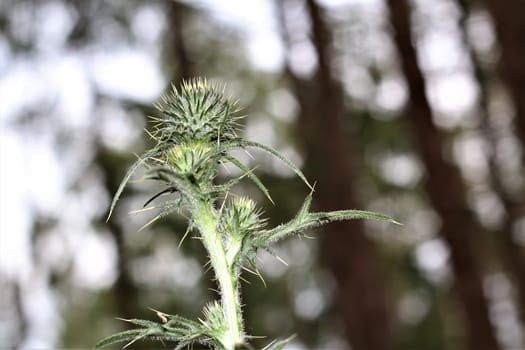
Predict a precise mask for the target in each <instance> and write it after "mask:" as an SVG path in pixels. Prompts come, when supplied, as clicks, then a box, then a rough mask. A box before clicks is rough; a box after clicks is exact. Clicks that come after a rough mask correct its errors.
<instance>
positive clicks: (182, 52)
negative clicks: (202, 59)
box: [167, 1, 194, 85]
mask: <svg viewBox="0 0 525 350" xmlns="http://www.w3.org/2000/svg"><path fill="white" fill-rule="evenodd" d="M168 10H169V17H168V24H169V28H170V29H169V30H168V33H167V34H168V35H169V38H168V40H167V51H168V56H169V58H170V59H169V62H172V59H173V60H174V61H175V62H176V66H177V69H176V70H174V73H172V77H171V82H172V83H173V84H175V85H179V83H180V82H181V81H182V80H185V79H189V78H191V77H192V76H193V71H194V69H193V67H192V66H193V65H192V61H191V60H190V57H189V54H188V51H187V50H186V40H185V38H184V29H183V28H184V17H185V16H184V15H185V12H186V11H187V10H188V9H187V5H184V4H181V3H179V2H177V1H170V2H169V5H168ZM169 68H170V69H171V68H172V67H171V65H170V67H169Z"/></svg>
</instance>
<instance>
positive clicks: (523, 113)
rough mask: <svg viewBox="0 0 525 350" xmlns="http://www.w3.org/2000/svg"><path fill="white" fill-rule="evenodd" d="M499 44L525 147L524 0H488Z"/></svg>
mask: <svg viewBox="0 0 525 350" xmlns="http://www.w3.org/2000/svg"><path fill="white" fill-rule="evenodd" d="M486 3H487V5H488V9H489V11H490V13H491V15H492V18H493V19H494V22H495V27H496V34H497V37H498V42H499V44H500V49H501V55H500V68H501V72H502V75H503V78H504V79H505V81H506V83H507V85H508V87H509V90H510V94H511V96H512V101H513V104H514V108H515V110H516V111H515V112H516V113H515V121H516V126H517V128H516V134H517V136H518V137H519V139H520V141H521V144H522V147H523V149H525V64H524V62H525V21H524V20H523V16H524V14H525V1H522V0H507V1H501V0H486Z"/></svg>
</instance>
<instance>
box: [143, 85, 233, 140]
mask: <svg viewBox="0 0 525 350" xmlns="http://www.w3.org/2000/svg"><path fill="white" fill-rule="evenodd" d="M155 107H156V108H157V109H158V110H159V111H160V112H161V113H162V115H163V117H162V118H152V119H153V120H155V121H157V122H158V123H157V124H156V125H155V129H154V132H153V137H154V138H155V139H156V140H157V141H158V145H159V147H165V145H173V144H179V143H182V142H186V141H189V140H192V141H204V142H223V141H228V140H231V139H234V138H235V137H237V130H238V128H239V124H238V123H237V120H238V119H239V118H241V117H239V116H235V114H236V113H237V112H238V108H237V107H236V104H235V103H234V102H232V101H231V100H230V99H228V98H226V97H225V96H224V89H223V88H219V86H217V84H213V83H209V82H208V81H206V80H204V79H199V78H196V79H192V80H189V81H186V82H184V83H183V84H182V86H181V88H180V91H179V90H177V88H176V87H175V86H173V85H172V88H171V90H170V91H169V92H167V93H166V94H164V95H163V96H162V97H161V101H160V102H159V103H157V104H156V105H155Z"/></svg>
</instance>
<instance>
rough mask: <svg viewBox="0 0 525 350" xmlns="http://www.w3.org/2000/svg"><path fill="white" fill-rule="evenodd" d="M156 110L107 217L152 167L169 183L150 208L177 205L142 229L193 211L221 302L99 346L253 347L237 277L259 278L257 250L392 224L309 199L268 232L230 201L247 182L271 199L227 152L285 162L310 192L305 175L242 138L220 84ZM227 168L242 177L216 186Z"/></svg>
mask: <svg viewBox="0 0 525 350" xmlns="http://www.w3.org/2000/svg"><path fill="white" fill-rule="evenodd" d="M156 107H157V109H158V110H159V111H160V112H161V114H162V117H161V118H152V119H153V120H155V121H156V125H155V127H154V131H153V133H151V134H150V135H151V137H153V138H154V140H155V141H156V142H157V143H156V145H155V147H154V148H153V149H151V150H149V151H147V152H146V153H145V154H144V155H143V156H142V157H140V158H139V159H138V160H137V161H136V162H135V164H133V165H132V167H131V168H130V170H129V171H128V173H127V174H126V176H125V177H124V179H123V181H122V183H121V185H120V186H119V188H118V190H117V193H116V194H115V197H114V200H113V202H112V204H111V208H110V215H111V213H112V212H113V209H114V207H115V204H116V202H117V201H118V199H119V197H120V195H121V193H122V191H123V189H124V187H125V186H126V184H127V182H128V181H129V180H130V178H131V176H132V175H133V173H134V172H135V171H136V170H137V169H138V168H139V167H140V166H142V165H144V166H145V168H146V169H147V171H146V174H145V176H144V179H146V180H154V181H160V182H161V183H163V184H164V185H165V188H164V189H163V190H162V191H161V192H159V193H157V194H155V195H154V196H153V197H151V199H150V200H148V201H147V202H146V205H148V204H149V203H151V202H153V201H156V200H157V199H158V198H160V197H161V195H164V194H173V195H174V196H175V199H170V200H167V201H165V202H163V203H160V204H157V205H155V206H153V207H148V208H146V209H157V210H158V211H159V212H158V214H157V215H156V216H155V217H154V218H153V219H152V221H150V222H149V223H147V224H146V225H145V226H147V225H149V224H150V223H152V222H154V221H156V220H158V219H160V218H162V217H165V216H166V215H169V214H171V213H173V212H175V211H179V210H181V209H185V210H187V211H188V212H189V213H190V215H189V218H188V220H189V227H190V228H194V229H197V231H199V233H200V238H201V239H202V243H203V245H204V247H205V248H206V250H207V252H208V256H209V259H210V261H209V262H210V265H211V267H212V268H213V270H214V273H215V277H216V279H217V282H218V285H219V292H220V296H221V300H220V302H219V301H215V302H213V303H210V304H208V305H207V306H206V307H205V309H204V312H203V318H202V319H199V322H196V321H191V320H188V319H185V318H183V317H180V316H174V315H169V314H165V313H161V312H158V311H157V315H158V317H159V318H160V322H152V321H146V320H137V319H132V320H125V321H127V322H130V323H132V324H134V325H136V326H138V327H139V328H138V329H135V330H131V331H125V332H122V333H118V334H115V335H112V336H110V337H108V338H106V339H104V340H102V341H100V342H99V343H98V344H97V345H96V346H97V347H104V346H107V345H111V344H114V343H118V342H128V345H129V344H131V343H133V342H135V341H137V340H140V339H154V340H161V341H166V342H175V343H176V349H180V348H183V347H186V346H191V345H192V344H194V343H198V344H201V345H205V346H208V347H210V348H213V349H224V350H233V349H239V348H247V349H249V348H250V346H249V344H248V340H249V339H250V338H251V337H250V336H249V335H247V334H245V331H244V325H243V321H242V316H241V313H242V312H241V311H242V310H241V303H240V290H239V279H240V278H241V272H242V270H243V269H246V270H248V271H252V272H254V273H256V274H258V275H259V276H260V273H259V272H258V270H257V267H256V264H255V262H254V258H255V256H256V254H257V251H258V249H264V250H267V251H269V252H270V253H271V252H272V248H271V245H272V244H273V243H275V242H277V241H279V240H282V239H284V238H286V237H288V236H291V235H299V234H302V233H304V232H305V231H307V230H310V229H312V228H315V227H317V226H320V225H323V224H326V223H330V222H333V221H340V220H349V219H375V220H384V221H390V222H392V223H395V221H394V220H393V219H392V218H390V217H388V216H385V215H382V214H377V213H372V212H367V211H360V210H341V211H334V212H325V213H311V212H310V205H311V202H312V193H310V194H309V195H308V197H307V198H306V199H305V201H304V203H303V205H302V207H301V209H300V210H299V212H298V213H297V215H296V216H295V218H293V219H292V220H290V221H289V222H287V223H284V224H281V225H279V226H277V227H275V228H272V229H265V224H266V220H265V219H264V218H262V212H261V211H260V210H258V209H257V207H256V204H255V202H254V201H252V200H251V199H249V198H246V197H236V196H234V195H232V196H233V199H231V200H229V199H228V196H229V195H230V194H231V189H232V187H233V186H234V185H235V184H237V183H238V182H239V181H240V180H241V179H243V178H244V177H247V178H248V179H250V180H251V181H253V182H254V184H255V185H256V186H257V187H258V188H259V189H260V190H261V191H262V192H263V193H264V194H265V195H266V196H267V197H268V198H269V199H270V200H271V198H270V196H269V192H268V190H267V189H266V187H265V186H264V185H263V183H262V182H261V181H260V180H259V178H258V177H257V176H255V175H254V174H253V172H252V171H251V170H250V169H248V168H247V167H246V166H245V165H244V164H242V163H241V162H240V161H239V160H238V159H236V158H235V157H233V156H232V155H231V154H229V152H230V151H231V150H233V149H245V148H248V147H255V148H259V149H261V150H264V151H266V152H268V153H270V154H271V155H273V156H275V157H277V158H278V159H280V160H281V161H283V162H284V163H285V164H286V165H287V166H288V167H290V169H292V170H293V171H294V172H295V173H296V174H297V175H298V176H299V177H300V178H301V179H302V180H303V181H304V182H305V183H306V184H307V185H308V186H309V187H310V188H312V187H311V186H310V185H309V183H308V181H307V180H306V177H305V176H304V175H303V173H302V172H301V170H300V169H299V168H297V167H296V166H295V165H294V164H293V163H292V162H291V161H289V160H288V159H287V158H286V157H284V156H283V155H282V154H280V153H279V152H277V151H276V150H274V149H273V148H271V147H268V146H266V145H263V144H260V143H257V142H252V141H247V140H244V139H242V138H240V137H238V136H237V131H238V123H237V120H238V119H239V117H237V116H236V112H237V110H238V109H237V108H236V107H235V104H234V103H232V102H231V101H230V100H228V99H226V98H224V96H223V93H222V91H220V90H219V89H218V87H217V86H215V85H213V84H210V83H208V82H206V81H205V80H201V79H196V80H192V81H189V82H186V83H184V84H183V85H182V88H181V90H180V92H179V91H178V90H177V89H176V88H175V87H173V89H172V91H171V92H169V93H168V94H166V95H164V96H163V98H162V102H161V103H159V104H157V106H156ZM224 162H229V163H232V164H233V165H235V166H236V167H238V168H239V169H241V170H242V171H243V172H244V173H243V174H242V175H241V176H239V177H237V178H234V179H232V180H230V181H228V182H226V183H224V184H215V183H214V181H213V180H214V178H215V176H216V169H217V166H218V165H219V164H220V163H224ZM312 192H313V188H312ZM290 339H291V338H288V339H286V340H281V341H275V342H272V343H270V344H269V345H268V346H267V347H266V349H267V350H279V349H282V348H283V347H284V346H285V345H286V344H287V343H288V342H289V340H290Z"/></svg>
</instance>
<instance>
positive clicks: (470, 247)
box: [387, 0, 499, 350]
mask: <svg viewBox="0 0 525 350" xmlns="http://www.w3.org/2000/svg"><path fill="white" fill-rule="evenodd" d="M387 3H388V6H389V10H390V21H391V24H392V27H393V29H394V42H395V45H396V47H397V50H398V53H399V58H400V63H401V69H402V71H403V74H404V76H405V79H406V81H407V84H408V89H409V98H410V102H409V104H408V106H407V117H408V118H409V119H410V122H411V124H412V127H413V134H414V136H415V142H416V146H417V148H418V150H419V153H420V157H421V159H422V161H423V163H424V165H425V167H426V171H427V178H426V182H425V188H426V190H427V192H428V195H429V199H430V201H431V203H432V205H433V206H434V208H435V209H436V211H437V212H438V214H439V215H440V216H441V218H442V227H441V230H440V234H441V235H442V236H443V238H444V240H445V241H446V242H447V244H448V246H449V248H450V253H451V264H452V269H453V272H454V277H455V281H454V283H455V288H456V290H457V293H458V297H459V300H460V302H461V306H462V309H463V316H464V320H465V328H466V336H467V342H468V347H469V349H472V350H480V349H483V350H489V349H499V345H498V343H497V341H496V337H495V334H494V329H493V328H492V325H491V323H490V320H489V313H488V305H487V301H486V299H485V297H484V295H483V288H482V273H481V270H480V266H479V261H478V257H477V256H476V249H475V247H474V241H473V239H475V236H476V235H477V234H480V233H481V232H482V230H481V229H480V228H479V226H478V225H477V224H476V222H475V221H474V218H473V215H472V213H471V212H470V210H469V208H468V206H467V203H466V200H465V188H464V184H463V182H462V179H461V176H460V175H459V173H458V171H457V169H456V168H455V167H454V166H453V165H451V164H450V163H448V162H447V161H446V160H445V159H444V157H443V154H442V151H443V149H444V140H443V136H442V134H441V133H440V131H439V130H438V129H437V127H436V126H435V125H434V123H433V121H432V119H433V117H432V111H431V108H430V104H429V101H428V99H427V95H426V88H425V81H424V77H423V73H422V71H421V68H420V66H419V63H418V61H417V55H416V50H415V48H414V46H413V44H412V43H413V39H412V33H411V25H410V20H409V19H410V9H409V7H408V4H407V2H406V0H388V1H387Z"/></svg>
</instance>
